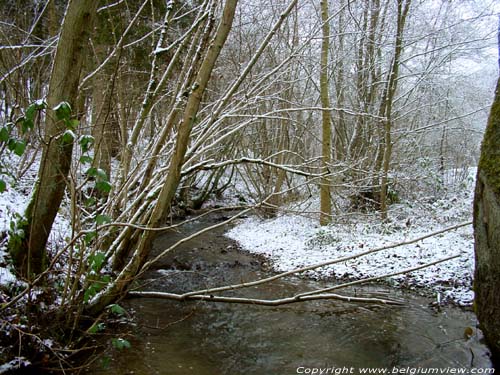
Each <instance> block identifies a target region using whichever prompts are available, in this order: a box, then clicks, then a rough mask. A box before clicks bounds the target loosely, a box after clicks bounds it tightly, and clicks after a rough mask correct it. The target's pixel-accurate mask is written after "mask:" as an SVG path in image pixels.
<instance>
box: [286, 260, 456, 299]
mask: <svg viewBox="0 0 500 375" xmlns="http://www.w3.org/2000/svg"><path fill="white" fill-rule="evenodd" d="M459 256H460V254H456V255H452V256H449V257H447V258H443V259H439V260H435V261H433V262H429V263H425V264H422V265H421V266H417V267H412V268H407V269H404V270H402V271H398V272H392V273H386V274H384V275H380V276H373V277H369V278H366V279H360V280H355V281H350V282H348V283H343V284H338V285H334V286H332V287H329V288H324V289H317V290H312V291H310V292H305V293H300V294H296V295H295V297H304V296H311V295H314V294H319V293H326V292H330V291H332V290H335V289H343V288H347V287H349V286H353V285H358V284H364V283H369V282H372V281H377V280H380V279H385V278H387V277H393V276H397V275H403V274H405V273H410V272H413V271H418V270H421V269H422V268H427V267H430V266H434V265H435V264H439V263H443V262H447V261H449V260H451V259H455V258H458V257H459Z"/></svg>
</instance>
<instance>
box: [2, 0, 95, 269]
mask: <svg viewBox="0 0 500 375" xmlns="http://www.w3.org/2000/svg"><path fill="white" fill-rule="evenodd" d="M97 3H98V2H97V1H92V0H72V1H70V2H69V4H68V7H67V9H66V15H65V17H64V21H63V24H62V29H61V34H60V37H59V43H58V45H57V50H56V55H55V59H54V65H53V67H52V73H51V78H50V83H49V92H48V96H47V104H48V106H49V108H54V107H55V106H57V105H58V104H59V103H60V102H62V101H66V102H68V103H69V104H70V105H72V106H73V108H76V107H77V97H78V84H79V79H80V70H81V67H82V62H83V59H84V58H85V56H84V54H83V53H82V52H83V50H84V45H85V42H86V39H87V35H88V33H89V31H90V30H91V27H90V25H91V24H92V20H93V18H94V15H95V12H96V8H97ZM65 130H66V127H65V125H64V123H63V121H58V120H57V119H56V116H55V113H52V111H51V110H50V109H49V111H48V113H47V116H46V123H45V142H44V148H43V153H42V161H41V163H40V168H39V171H38V178H37V182H36V185H35V188H34V192H33V194H32V198H31V200H30V202H29V204H28V207H27V209H26V212H25V218H24V219H23V220H22V221H23V223H21V225H19V227H20V228H21V229H22V230H23V231H24V233H25V234H24V238H22V239H21V241H20V240H19V238H18V239H17V240H11V242H10V243H9V251H10V253H11V255H12V258H13V261H14V264H15V266H16V268H17V270H18V271H19V272H20V274H22V275H24V276H31V275H32V274H39V273H40V272H42V271H43V270H44V268H45V267H46V258H47V255H46V251H45V246H46V244H47V239H48V237H49V234H50V231H51V229H52V224H53V222H54V219H55V217H56V215H57V211H58V210H59V206H60V204H61V201H62V198H63V194H64V190H65V187H66V178H67V175H68V172H69V169H70V165H71V155H72V150H73V143H72V142H64V141H63V137H62V134H63V133H64V131H65Z"/></svg>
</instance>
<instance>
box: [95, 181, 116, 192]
mask: <svg viewBox="0 0 500 375" xmlns="http://www.w3.org/2000/svg"><path fill="white" fill-rule="evenodd" d="M95 187H96V189H97V190H99V191H102V192H103V193H109V192H110V191H111V187H112V186H111V184H110V183H109V182H108V181H99V182H96V184H95Z"/></svg>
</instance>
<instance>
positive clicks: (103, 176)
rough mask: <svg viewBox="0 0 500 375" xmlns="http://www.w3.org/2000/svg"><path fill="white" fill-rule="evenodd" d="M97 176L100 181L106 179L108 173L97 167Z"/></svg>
mask: <svg viewBox="0 0 500 375" xmlns="http://www.w3.org/2000/svg"><path fill="white" fill-rule="evenodd" d="M96 173H97V177H98V178H99V179H100V180H101V181H108V175H107V174H106V172H105V171H104V170H103V169H101V168H97V171H96Z"/></svg>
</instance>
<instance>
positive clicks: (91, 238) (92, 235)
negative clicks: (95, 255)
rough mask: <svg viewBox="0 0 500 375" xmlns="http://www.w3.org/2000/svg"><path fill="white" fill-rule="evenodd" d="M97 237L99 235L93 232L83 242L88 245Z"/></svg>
mask: <svg viewBox="0 0 500 375" xmlns="http://www.w3.org/2000/svg"><path fill="white" fill-rule="evenodd" d="M96 236H97V233H96V232H94V231H92V232H89V233H87V234H86V235H85V237H84V238H83V241H84V242H85V243H86V244H87V245H88V244H89V243H91V242H92V240H93V239H94V238H95V237H96Z"/></svg>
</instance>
